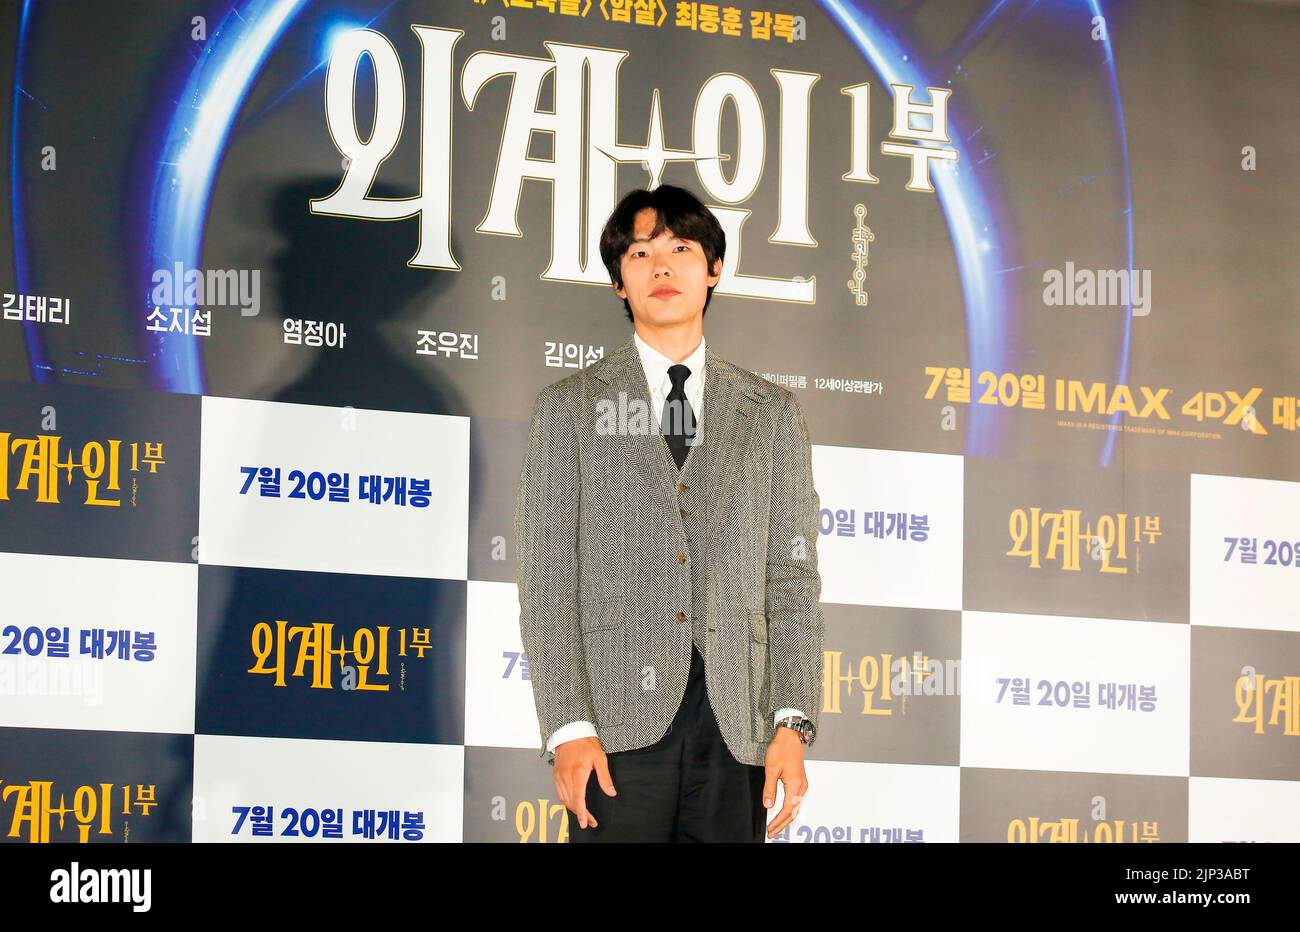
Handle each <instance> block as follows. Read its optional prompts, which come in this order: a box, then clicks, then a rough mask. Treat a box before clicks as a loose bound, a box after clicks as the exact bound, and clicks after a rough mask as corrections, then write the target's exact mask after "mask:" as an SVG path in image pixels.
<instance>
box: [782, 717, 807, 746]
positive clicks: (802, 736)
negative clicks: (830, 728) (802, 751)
mask: <svg viewBox="0 0 1300 932" xmlns="http://www.w3.org/2000/svg"><path fill="white" fill-rule="evenodd" d="M776 727H777V728H792V729H794V730H795V731H796V732H798V733H799V740H800V741H802V742H803V744H804V747H809V746H811V745H812V743H813V741H815V740H817V726H816V725H814V724H813V723H812V720H811V719H807V718H804V717H803V716H802V715H787V716H786V717H785V718H783V719H781V720H780V721H778V722H777V723H776ZM773 734H775V731H773Z"/></svg>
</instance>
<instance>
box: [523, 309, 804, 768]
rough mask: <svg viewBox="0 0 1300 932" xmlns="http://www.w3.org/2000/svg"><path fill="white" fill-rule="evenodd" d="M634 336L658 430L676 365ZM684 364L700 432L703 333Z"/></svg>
mask: <svg viewBox="0 0 1300 932" xmlns="http://www.w3.org/2000/svg"><path fill="white" fill-rule="evenodd" d="M632 339H633V341H635V343H636V349H637V352H638V353H639V354H640V356H641V366H642V368H643V369H644V370H645V381H646V385H647V386H649V388H650V410H651V411H653V412H654V422H655V429H656V430H658V429H659V415H660V413H661V412H662V411H663V409H664V402H665V401H666V400H667V399H668V395H669V393H670V392H672V390H673V380H672V377H671V376H670V375H669V374H668V367H669V366H672V365H675V363H674V362H673V360H671V359H669V358H668V357H667V356H665V355H664V354H663V353H661V352H659V351H658V350H657V349H655V348H654V347H653V346H651V345H650V344H649V343H647V342H646V341H645V340H643V339H641V334H639V333H637V332H636V331H635V330H633V331H632ZM682 365H684V366H685V367H686V368H688V369H690V370H691V374H690V375H688V376H687V377H686V384H685V385H683V386H682V389H683V391H685V392H686V400H687V401H689V402H690V405H691V410H692V411H693V412H694V413H695V429H696V431H697V432H698V431H699V430H700V429H701V428H702V427H703V424H704V410H703V408H704V336H703V335H701V336H700V345H699V346H697V347H695V349H694V350H693V351H692V352H691V354H690V355H689V356H687V357H686V358H685V359H683V360H682ZM787 715H800V716H802V715H803V713H802V712H800V711H799V710H798V709H777V711H776V714H775V715H774V716H773V717H772V724H773V725H775V724H776V723H777V722H779V721H780V720H781V719H783V718H785V717H786V716H787ZM805 717H806V716H805ZM595 734H596V726H595V725H593V724H592V723H591V722H588V721H578V722H570V723H569V724H567V725H564V726H562V727H560V728H557V729H556V730H555V731H554V732H553V733H552V734H551V739H550V740H549V741H547V742H546V750H547V751H550V752H552V753H554V751H555V749H556V748H557V747H559V746H560V745H561V744H563V743H564V742H566V741H573V740H574V739H576V738H590V737H592V736H593V735H595Z"/></svg>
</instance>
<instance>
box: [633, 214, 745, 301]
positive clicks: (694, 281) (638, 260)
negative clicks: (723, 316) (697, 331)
mask: <svg viewBox="0 0 1300 932" xmlns="http://www.w3.org/2000/svg"><path fill="white" fill-rule="evenodd" d="M655 219H656V216H655V210H654V208H653V207H645V208H642V209H641V210H640V211H638V212H637V215H636V221H635V223H634V224H633V228H632V230H633V239H634V241H633V243H632V245H631V246H629V247H628V250H627V252H625V253H624V254H623V258H622V260H621V263H620V267H621V269H622V272H623V287H622V288H615V289H614V290H615V292H616V293H617V294H618V296H619V297H620V298H626V299H627V302H628V304H630V305H631V306H632V317H633V319H634V320H637V321H644V322H646V323H649V324H652V325H654V326H660V327H662V326H671V325H673V324H678V323H682V322H683V321H688V320H690V319H691V318H693V317H698V316H700V315H702V314H703V313H704V299H705V298H706V297H708V290H709V287H710V286H712V285H716V284H717V283H718V281H719V280H720V279H721V278H722V260H721V259H718V260H717V261H716V262H715V263H714V269H713V271H714V273H716V274H710V271H709V267H708V261H707V260H706V259H705V258H704V248H703V247H702V246H700V244H699V243H697V242H696V241H695V240H693V239H679V238H678V237H677V235H676V234H674V233H673V231H672V230H669V229H668V228H667V227H665V228H664V229H663V230H662V231H661V232H660V234H659V235H658V236H656V237H655V238H654V239H649V236H650V231H651V230H652V229H654V225H655Z"/></svg>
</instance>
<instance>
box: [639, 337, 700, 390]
mask: <svg viewBox="0 0 1300 932" xmlns="http://www.w3.org/2000/svg"><path fill="white" fill-rule="evenodd" d="M632 339H633V340H634V341H635V342H636V350H637V353H638V354H639V355H640V357H641V365H642V366H643V367H644V368H645V371H646V382H648V383H649V386H650V389H651V390H652V391H653V390H655V389H656V388H657V389H661V390H665V391H666V389H664V386H665V385H667V384H669V379H668V367H669V366H672V365H675V363H674V362H673V361H672V360H671V359H669V358H668V357H667V356H665V355H664V354H663V353H661V352H659V350H657V349H655V348H654V347H653V346H651V345H650V344H649V343H647V342H646V341H645V340H643V339H641V334H639V333H637V332H636V331H635V330H633V331H632ZM704 358H705V356H704V335H703V334H700V345H699V346H697V347H695V349H694V350H692V351H691V355H689V356H687V357H686V358H685V359H683V360H682V365H684V366H685V367H686V368H688V369H690V370H691V374H690V375H689V376H688V377H687V379H686V380H687V382H689V383H692V387H695V386H703V385H704ZM651 376H653V378H652V377H651Z"/></svg>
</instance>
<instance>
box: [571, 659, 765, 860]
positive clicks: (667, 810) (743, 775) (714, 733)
mask: <svg viewBox="0 0 1300 932" xmlns="http://www.w3.org/2000/svg"><path fill="white" fill-rule="evenodd" d="M606 756H607V759H608V761H609V775H610V779H612V780H613V781H614V789H616V790H618V795H617V796H607V795H606V794H605V791H604V790H602V789H601V788H600V783H599V782H598V781H597V777H596V771H594V770H593V771H592V772H591V777H590V778H589V779H588V781H587V793H586V796H587V811H588V812H590V813H591V814H592V815H593V816H595V817H596V821H597V822H599V823H600V824H599V825H597V826H595V827H594V828H593V827H588V828H585V829H583V828H579V827H578V817H577V816H575V815H574V814H573V812H572V810H567V812H568V822H569V841H570V842H575V843H576V842H602V841H609V842H614V841H711V842H718V841H745V842H763V841H764V840H765V838H766V830H767V814H768V811H767V810H766V809H764V808H763V783H764V777H765V775H766V772H765V770H764V768H762V767H755V766H753V765H752V764H742V763H741V762H740V761H738V760H736V759H735V758H734V757H733V756H732V755H731V752H730V751H729V750H727V746H726V744H725V743H723V740H722V732H720V731H719V730H718V722H717V719H716V718H714V715H713V706H712V705H710V703H709V697H708V692H707V689H706V687H705V681H704V658H703V657H701V656H700V652H699V650H698V648H696V647H695V645H694V643H692V644H691V672H690V677H689V678H688V680H687V683H686V694H685V695H684V696H683V697H682V703H681V705H680V706H678V708H677V714H676V715H674V716H673V722H672V725H671V726H669V728H668V733H667V734H666V735H664V736H663V737H662V738H660V739H659V741H658V742H656V743H655V744H652V745H650V746H649V747H644V748H637V749H635V750H632V751H615V752H613V753H611V754H608V755H606ZM773 815H775V812H774V813H773Z"/></svg>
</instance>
